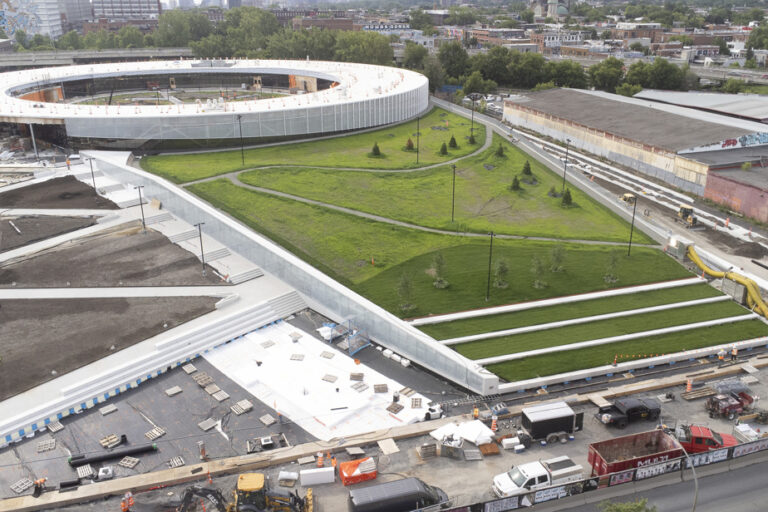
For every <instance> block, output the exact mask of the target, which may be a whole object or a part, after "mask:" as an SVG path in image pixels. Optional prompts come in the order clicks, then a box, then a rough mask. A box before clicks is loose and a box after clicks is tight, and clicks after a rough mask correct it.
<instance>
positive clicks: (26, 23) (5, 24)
mask: <svg viewBox="0 0 768 512" xmlns="http://www.w3.org/2000/svg"><path fill="white" fill-rule="evenodd" d="M37 9H38V3H37V2H35V1H34V0H2V1H1V2H0V28H2V29H3V30H4V31H5V34H6V35H7V36H8V37H11V38H12V37H13V36H14V34H16V32H18V31H19V30H23V31H24V32H26V33H27V34H34V33H37V28H38V26H39V25H40V18H39V16H38V14H37Z"/></svg>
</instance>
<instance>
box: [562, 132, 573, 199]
mask: <svg viewBox="0 0 768 512" xmlns="http://www.w3.org/2000/svg"><path fill="white" fill-rule="evenodd" d="M570 145H571V139H565V163H564V164H563V190H562V191H561V192H560V195H561V196H562V195H565V172H566V171H567V170H568V148H569V147H570Z"/></svg>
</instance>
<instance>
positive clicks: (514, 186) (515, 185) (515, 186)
mask: <svg viewBox="0 0 768 512" xmlns="http://www.w3.org/2000/svg"><path fill="white" fill-rule="evenodd" d="M509 190H520V180H519V179H517V176H515V177H514V178H512V184H511V185H510V186H509Z"/></svg>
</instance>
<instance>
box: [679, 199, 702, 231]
mask: <svg viewBox="0 0 768 512" xmlns="http://www.w3.org/2000/svg"><path fill="white" fill-rule="evenodd" d="M677 220H679V221H680V222H682V223H683V224H685V225H686V227H689V228H692V227H694V226H695V225H696V224H698V222H699V220H698V219H697V218H696V214H695V213H693V206H691V205H689V204H681V205H680V208H678V210H677Z"/></svg>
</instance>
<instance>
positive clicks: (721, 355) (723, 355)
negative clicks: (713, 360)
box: [717, 348, 725, 361]
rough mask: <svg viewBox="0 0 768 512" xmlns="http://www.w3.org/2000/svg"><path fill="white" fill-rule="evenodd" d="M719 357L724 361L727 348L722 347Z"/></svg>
mask: <svg viewBox="0 0 768 512" xmlns="http://www.w3.org/2000/svg"><path fill="white" fill-rule="evenodd" d="M717 358H718V359H719V360H720V361H723V360H724V359H725V350H724V349H722V348H721V349H720V351H719V352H718V353H717Z"/></svg>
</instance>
